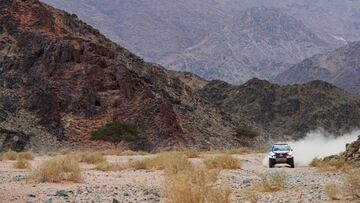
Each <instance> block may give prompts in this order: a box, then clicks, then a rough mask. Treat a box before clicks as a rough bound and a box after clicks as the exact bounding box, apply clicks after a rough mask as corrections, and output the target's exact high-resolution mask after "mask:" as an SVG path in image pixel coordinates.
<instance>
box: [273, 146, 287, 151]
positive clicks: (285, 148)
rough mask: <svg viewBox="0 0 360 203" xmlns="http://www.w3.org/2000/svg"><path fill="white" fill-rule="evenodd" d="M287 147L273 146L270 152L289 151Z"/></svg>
mask: <svg viewBox="0 0 360 203" xmlns="http://www.w3.org/2000/svg"><path fill="white" fill-rule="evenodd" d="M289 150H290V147H289V145H273V147H272V151H273V152H274V151H289Z"/></svg>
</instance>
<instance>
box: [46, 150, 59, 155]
mask: <svg viewBox="0 0 360 203" xmlns="http://www.w3.org/2000/svg"><path fill="white" fill-rule="evenodd" d="M47 155H48V156H56V155H57V154H56V153H55V152H52V151H49V152H48V153H47Z"/></svg>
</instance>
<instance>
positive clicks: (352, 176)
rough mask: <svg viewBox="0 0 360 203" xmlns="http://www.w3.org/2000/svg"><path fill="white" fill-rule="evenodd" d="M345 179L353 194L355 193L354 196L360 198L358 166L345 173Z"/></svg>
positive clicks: (348, 188)
mask: <svg viewBox="0 0 360 203" xmlns="http://www.w3.org/2000/svg"><path fill="white" fill-rule="evenodd" d="M343 181H344V184H345V186H346V188H347V190H348V191H350V192H351V195H353V196H354V198H356V197H357V198H358V195H359V194H360V169H359V168H356V169H353V170H351V171H348V172H347V174H345V175H344V180H343Z"/></svg>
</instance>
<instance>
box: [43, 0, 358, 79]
mask: <svg viewBox="0 0 360 203" xmlns="http://www.w3.org/2000/svg"><path fill="white" fill-rule="evenodd" d="M44 1H45V2H47V3H50V4H51V5H54V6H56V7H58V8H61V9H65V10H67V11H69V12H71V13H76V14H78V15H79V16H80V18H81V19H83V20H85V21H86V22H88V23H89V24H91V25H93V26H95V27H96V28H98V29H100V30H101V31H102V32H104V33H105V34H106V35H107V36H108V37H110V38H111V39H113V40H115V41H116V42H119V43H120V44H121V45H123V46H125V47H127V48H129V49H130V50H131V51H133V52H135V53H136V54H138V55H139V56H141V57H144V58H145V59H146V60H150V61H153V62H156V63H161V64H162V65H164V66H165V67H167V68H172V69H175V70H187V71H191V72H194V73H198V74H199V75H200V76H203V77H206V78H209V79H213V78H216V79H221V80H226V81H230V82H245V81H246V80H247V79H250V78H251V77H261V78H264V79H271V77H272V76H273V75H275V74H277V73H279V72H281V71H282V70H283V69H286V68H288V67H289V66H291V64H297V63H299V62H301V61H302V60H303V59H305V58H307V57H310V56H311V55H312V54H314V53H320V52H324V51H326V50H327V48H329V46H328V45H331V46H330V48H332V49H333V48H335V47H340V46H343V45H345V44H346V43H347V41H354V40H359V39H360V32H359V31H360V26H359V25H360V18H359V16H360V13H359V10H358V8H359V7H360V1H352V0H317V1H313V0H303V1H298V0H286V1H278V0H137V1H133V0H103V1H91V0H77V1H62V0H44ZM256 7H266V8H269V9H270V10H271V9H272V8H274V9H276V10H278V11H280V12H279V14H278V15H277V14H271V13H269V12H264V13H260V15H259V13H256V12H250V11H251V8H256ZM246 10H248V11H247V12H249V13H250V14H254V16H250V17H249V18H248V19H249V20H251V19H252V18H258V19H265V20H264V22H267V24H268V26H267V27H266V25H267V24H266V25H264V26H261V24H259V23H258V22H257V21H256V20H253V21H250V22H254V24H250V23H249V24H248V25H247V26H246V27H245V28H246V29H245V30H239V28H242V27H243V26H242V25H244V23H243V22H242V21H240V17H241V16H242V13H244V11H246ZM260 12H261V11H260ZM280 14H281V15H280ZM279 16H285V18H282V19H283V20H281V21H280V18H277V17H279ZM268 17H269V18H268ZM252 25H254V27H251V26H252ZM249 26H250V28H251V29H250V30H248V29H247V28H249ZM257 28H263V29H257ZM272 28H274V33H273V32H272ZM264 30H265V32H264ZM257 31H259V33H258V32H257ZM294 32H295V33H294ZM276 33H282V35H281V36H282V37H280V39H281V41H279V40H278V38H279V37H278V36H275V37H274V34H276ZM309 34H310V35H315V36H309ZM297 35H299V36H297ZM253 36H254V38H255V39H253V38H252V37H253ZM285 36H290V37H291V38H290V39H287V37H285ZM257 37H261V38H260V39H262V38H263V37H264V40H260V41H259V40H257ZM241 39H245V40H241ZM318 39H320V40H318ZM324 41H325V42H326V43H325V44H324V43H323V42H324ZM246 45H247V47H246ZM323 45H324V46H323ZM214 56H215V57H214ZM257 57H259V58H260V59H261V62H260V63H259V62H258V61H257V60H255V59H257ZM268 68H269V69H270V70H268Z"/></svg>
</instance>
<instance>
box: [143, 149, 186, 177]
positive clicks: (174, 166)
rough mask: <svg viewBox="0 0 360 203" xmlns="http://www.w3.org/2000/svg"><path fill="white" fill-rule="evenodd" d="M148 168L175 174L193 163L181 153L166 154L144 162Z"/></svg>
mask: <svg viewBox="0 0 360 203" xmlns="http://www.w3.org/2000/svg"><path fill="white" fill-rule="evenodd" d="M141 164H144V165H145V166H146V168H153V169H159V170H164V171H165V173H168V174H173V173H177V172H178V171H180V170H183V169H185V168H186V167H189V166H190V165H191V162H190V161H189V160H188V159H187V157H186V156H185V155H184V154H183V153H181V152H164V153H161V154H159V155H157V156H156V157H154V158H147V159H144V160H143V163H141Z"/></svg>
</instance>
